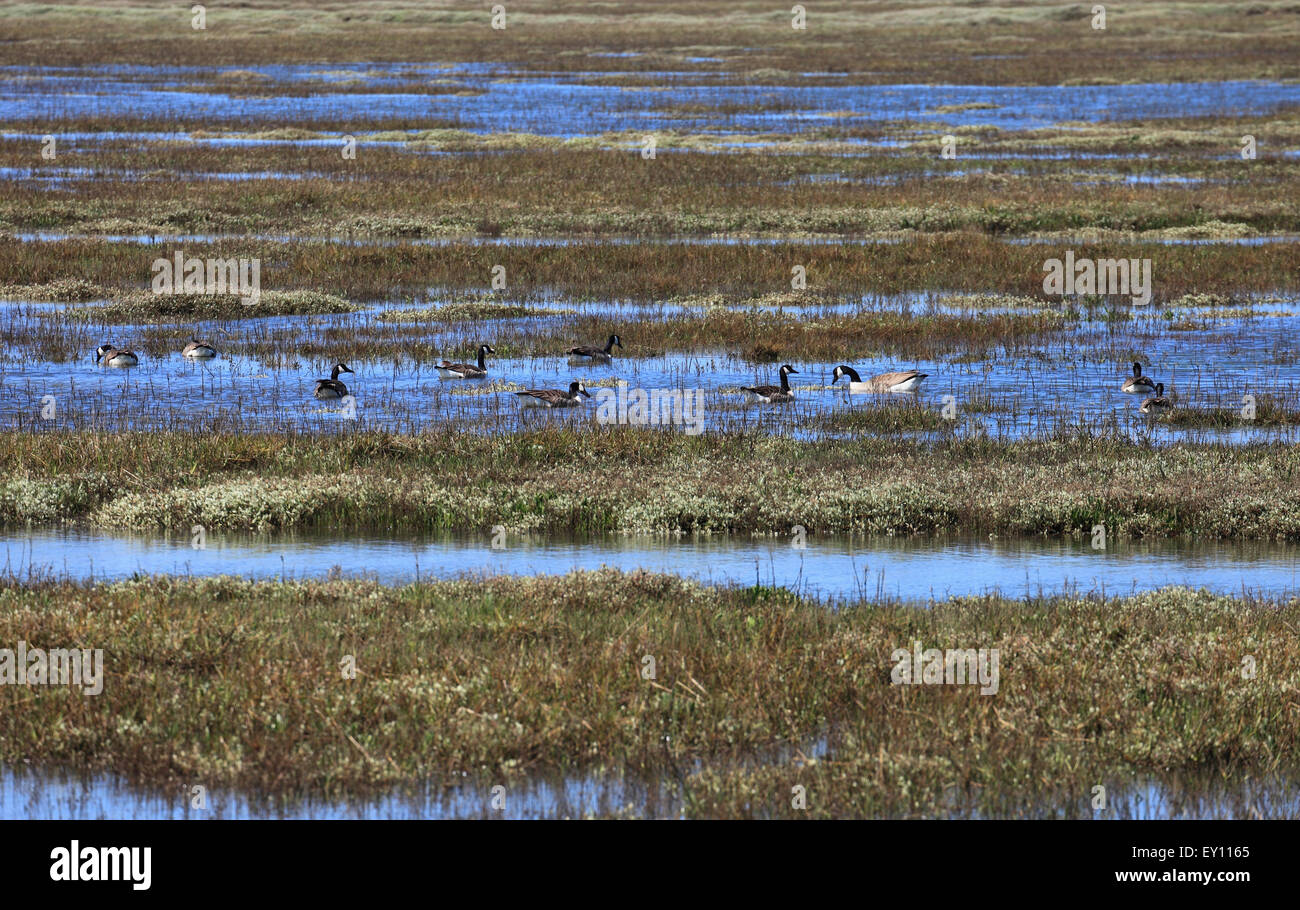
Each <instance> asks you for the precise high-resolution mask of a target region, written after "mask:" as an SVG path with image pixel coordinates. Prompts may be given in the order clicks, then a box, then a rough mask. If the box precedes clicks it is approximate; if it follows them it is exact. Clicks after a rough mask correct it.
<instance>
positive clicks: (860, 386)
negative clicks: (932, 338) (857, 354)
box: [831, 367, 930, 394]
mask: <svg viewBox="0 0 1300 910" xmlns="http://www.w3.org/2000/svg"><path fill="white" fill-rule="evenodd" d="M929 375H930V374H929V373H922V372H920V371H918V370H899V371H897V372H893V373H881V374H880V375H879V376H872V377H871V378H870V379H868V380H867V381H866V382H863V381H862V377H861V376H859V375H858V371H857V370H855V369H853V367H836V368H835V378H834V379H832V380H831V385H835V383H837V382H839V381H840V377H841V376H845V377H847V378H848V380H849V392H874V393H877V394H884V393H886V392H915V391H916V390H917V389H918V388H919V387H920V385H921V383H922V382H924V381H925V377H927V376H929Z"/></svg>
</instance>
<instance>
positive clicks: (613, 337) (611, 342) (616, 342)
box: [609, 335, 623, 351]
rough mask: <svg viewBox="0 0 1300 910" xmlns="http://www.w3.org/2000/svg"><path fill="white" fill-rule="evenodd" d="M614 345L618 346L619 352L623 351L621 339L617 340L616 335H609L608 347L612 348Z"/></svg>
mask: <svg viewBox="0 0 1300 910" xmlns="http://www.w3.org/2000/svg"><path fill="white" fill-rule="evenodd" d="M614 345H618V348H619V350H620V351H621V350H622V349H623V339H622V338H619V337H618V336H617V335H610V336H609V346H610V347H611V348H612V347H614Z"/></svg>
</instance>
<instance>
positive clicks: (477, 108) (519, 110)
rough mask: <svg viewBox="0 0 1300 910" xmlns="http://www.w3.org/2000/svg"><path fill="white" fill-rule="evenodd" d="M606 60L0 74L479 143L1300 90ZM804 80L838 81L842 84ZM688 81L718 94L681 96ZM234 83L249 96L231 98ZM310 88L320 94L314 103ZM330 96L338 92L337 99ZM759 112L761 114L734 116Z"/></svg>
mask: <svg viewBox="0 0 1300 910" xmlns="http://www.w3.org/2000/svg"><path fill="white" fill-rule="evenodd" d="M595 62H596V61H595V60H593V69H592V71H590V72H586V73H583V72H576V73H565V74H550V75H548V74H538V73H525V72H521V71H517V70H513V69H511V68H510V67H505V66H495V65H492V64H459V65H455V66H448V65H443V64H437V65H415V64H396V65H383V64H356V65H348V64H343V65H339V64H329V65H327V66H311V65H301V66H288V65H278V66H252V67H240V68H239V69H238V71H237V72H236V71H234V70H233V69H227V70H221V69H211V68H196V67H139V66H106V67H85V68H67V67H41V68H23V67H5V68H3V69H0V122H2V121H4V120H19V119H39V120H50V121H57V120H61V119H71V118H80V117H137V118H138V117H151V118H156V119H157V120H158V121H159V122H166V121H167V120H169V119H172V120H174V119H186V118H190V119H194V118H205V119H211V120H217V121H225V122H229V123H231V124H232V125H235V124H239V123H241V122H246V121H250V120H278V121H282V122H289V123H292V122H293V121H295V120H315V119H324V118H337V119H347V118H355V117H363V116H366V115H369V114H371V113H373V112H374V111H375V110H376V108H380V109H382V110H384V111H385V113H387V114H389V115H394V116H401V115H406V116H419V117H428V118H441V119H443V120H448V121H454V122H456V123H458V124H460V125H461V127H462V128H463V129H466V130H468V131H471V132H480V133H489V132H510V131H513V132H527V133H534V134H537V135H545V136H562V137H573V136H590V135H596V134H600V133H617V132H625V131H647V130H649V131H652V130H689V131H717V130H726V131H728V132H738V133H746V132H749V133H756V132H772V131H780V132H785V133H801V132H804V131H808V130H814V129H817V128H819V127H822V126H825V123H826V120H827V119H828V118H832V117H833V118H834V119H835V120H836V122H837V125H839V126H843V127H853V126H869V125H878V124H881V123H885V122H890V121H898V120H916V121H921V122H925V123H930V124H933V126H934V128H935V130H938V131H943V130H948V129H954V128H957V127H960V126H993V127H999V128H1002V129H1025V128H1033V127H1039V126H1049V125H1053V124H1057V123H1062V122H1067V121H1080V120H1086V121H1096V120H1136V119H1150V118H1159V117H1173V116H1208V115H1222V114H1229V113H1232V114H1238V115H1240V114H1259V113H1267V112H1269V111H1271V110H1273V109H1275V108H1276V107H1278V106H1279V105H1282V104H1287V103H1291V104H1294V103H1296V102H1300V85H1297V84H1286V83H1278V82H1266V81H1261V82H1213V83H1167V84H1147V85H1114V86H1111V85H1092V86H960V85H888V86H860V85H846V86H835V85H817V86H807V85H797V86H791V85H781V84H779V83H776V82H775V81H774V82H773V83H772V84H761V83H760V84H757V85H746V86H736V85H725V84H715V85H710V84H707V81H708V76H707V74H705V75H703V76H701V75H700V74H698V73H684V72H661V73H640V74H638V81H641V80H647V81H656V82H659V83H660V84H658V85H644V84H631V85H627V84H623V85H620V84H618V80H617V79H609V80H606V84H601V77H602V76H605V75H607V74H605V73H602V72H600V71H599V70H597V69H596V68H595V66H594V64H595ZM803 75H804V76H809V75H811V76H823V77H826V78H828V79H833V78H834V74H830V73H821V74H817V73H810V74H803ZM685 78H694V79H700V80H702V81H704V82H705V83H706V84H703V85H688V86H683V85H680V84H677V83H680V82H681V81H683V79H685ZM232 82H237V83H239V88H235V89H232V88H230V85H231V83H232ZM304 84H310V85H312V86H318V90H317V91H316V92H314V93H312V94H310V95H307V96H305V97H304V95H303V93H302V91H301V86H302V85H304ZM196 86H202V88H201V90H196ZM331 86H337V87H338V88H337V90H336V91H333V92H331V90H330V89H331ZM277 87H282V90H283V93H282V94H279V93H277ZM295 87H298V89H297V90H296V91H295ZM240 88H242V89H243V90H242V91H241V90H240ZM250 89H252V90H250ZM360 89H366V90H365V91H362V90H360ZM384 89H388V90H387V91H384ZM747 108H757V109H758V110H757V111H755V112H729V113H722V111H724V110H731V111H735V110H736V109H740V110H741V111H744V109H747ZM686 111H689V113H685V112H686Z"/></svg>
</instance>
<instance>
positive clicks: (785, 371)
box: [781, 363, 799, 376]
mask: <svg viewBox="0 0 1300 910" xmlns="http://www.w3.org/2000/svg"><path fill="white" fill-rule="evenodd" d="M798 372H799V371H798V370H796V369H795V368H794V367H792V366H790V364H788V363H787V364H786V365H785V366H783V367H781V375H783V376H786V375H789V374H790V373H798Z"/></svg>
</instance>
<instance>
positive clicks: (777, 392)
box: [741, 363, 799, 404]
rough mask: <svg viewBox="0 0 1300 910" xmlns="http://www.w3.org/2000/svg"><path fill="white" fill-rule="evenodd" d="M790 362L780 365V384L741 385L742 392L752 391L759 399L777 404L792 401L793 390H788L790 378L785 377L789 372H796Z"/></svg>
mask: <svg viewBox="0 0 1300 910" xmlns="http://www.w3.org/2000/svg"><path fill="white" fill-rule="evenodd" d="M798 372H799V371H798V370H796V369H795V368H794V367H792V366H790V364H788V363H787V364H786V365H785V366H783V367H781V384H780V385H760V386H743V387H742V388H741V391H742V392H752V393H753V394H754V395H755V396H757V397H758V398H759V399H760V400H762V401H766V402H767V403H768V404H777V403H779V402H783V401H794V392H791V391H790V380H789V379H788V378H787V377H788V376H789V375H790V374H791V373H796V374H797V373H798Z"/></svg>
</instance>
